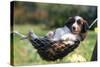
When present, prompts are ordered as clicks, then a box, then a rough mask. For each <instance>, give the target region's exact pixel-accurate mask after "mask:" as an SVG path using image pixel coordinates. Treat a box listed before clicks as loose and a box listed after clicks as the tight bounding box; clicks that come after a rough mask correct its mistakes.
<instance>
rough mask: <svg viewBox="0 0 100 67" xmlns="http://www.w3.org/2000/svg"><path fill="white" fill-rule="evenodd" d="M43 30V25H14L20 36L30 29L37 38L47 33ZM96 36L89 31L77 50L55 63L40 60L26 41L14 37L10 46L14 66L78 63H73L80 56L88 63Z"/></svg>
mask: <svg viewBox="0 0 100 67" xmlns="http://www.w3.org/2000/svg"><path fill="white" fill-rule="evenodd" d="M45 28H46V26H44V25H14V30H16V31H19V32H20V33H22V34H27V32H28V31H29V30H30V29H31V30H33V31H34V32H35V33H36V34H37V35H39V36H44V35H45V34H46V33H47V32H48V31H49V30H47V29H45ZM96 35H97V34H96V33H95V32H94V31H89V32H88V35H87V38H86V39H85V41H83V42H81V44H80V46H79V47H78V48H77V49H75V50H74V51H73V52H71V53H70V54H68V55H67V56H66V57H64V59H63V60H61V61H55V62H47V61H45V60H42V59H41V58H40V56H39V55H38V53H37V51H36V49H34V48H33V46H32V45H31V44H30V43H29V42H28V41H27V40H20V37H19V36H17V35H14V43H13V44H11V45H14V58H13V59H14V65H30V64H50V63H68V62H78V61H75V57H76V58H77V57H78V58H79V57H80V56H81V57H82V58H84V59H85V61H90V59H91V55H92V52H93V48H94V45H95V43H96ZM73 57H74V58H73ZM81 60H82V59H81Z"/></svg>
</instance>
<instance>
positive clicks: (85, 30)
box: [80, 20, 89, 41]
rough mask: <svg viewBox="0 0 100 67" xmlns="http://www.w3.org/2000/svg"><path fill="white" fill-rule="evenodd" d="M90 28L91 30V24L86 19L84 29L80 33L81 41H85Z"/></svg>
mask: <svg viewBox="0 0 100 67" xmlns="http://www.w3.org/2000/svg"><path fill="white" fill-rule="evenodd" d="M88 30H89V25H88V23H87V21H85V20H84V22H83V25H82V30H81V33H80V37H81V41H83V40H84V39H85V38H86V35H87V31H88Z"/></svg>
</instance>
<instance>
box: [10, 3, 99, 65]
mask: <svg viewBox="0 0 100 67" xmlns="http://www.w3.org/2000/svg"><path fill="white" fill-rule="evenodd" d="M11 5H12V7H11V8H12V13H13V22H12V23H13V25H11V26H12V28H13V30H14V31H18V32H20V33H22V34H27V33H28V31H29V30H30V29H31V30H33V31H34V32H35V33H36V34H37V35H38V36H44V35H45V34H46V33H47V32H48V31H50V30H54V29H55V28H57V27H61V26H63V25H64V23H65V22H66V21H67V19H68V17H71V16H75V15H79V16H82V17H83V18H84V19H86V20H87V21H88V23H89V25H90V24H91V23H92V22H93V20H95V19H96V18H97V7H96V6H83V5H66V4H50V3H34V2H21V1H20V2H19V1H14V2H12V3H11ZM96 27H97V23H96V24H94V25H93V26H92V28H91V29H90V30H89V32H88V35H87V38H86V39H85V41H83V42H81V44H80V46H79V47H78V48H77V49H75V50H74V51H73V52H71V53H70V54H69V55H67V56H66V57H64V59H62V60H61V61H59V60H58V61H54V62H48V61H45V60H42V59H41V58H40V56H39V55H38V53H37V51H36V49H34V48H33V46H32V45H31V44H30V43H29V42H28V41H27V40H20V37H19V36H17V35H14V36H13V43H12V44H11V45H13V58H12V59H13V61H14V65H30V64H50V63H69V62H85V61H90V60H91V55H92V52H93V49H94V46H95V43H96V39H97V33H96V32H95V31H94V29H95V28H96Z"/></svg>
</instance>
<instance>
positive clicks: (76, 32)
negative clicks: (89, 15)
mask: <svg viewBox="0 0 100 67" xmlns="http://www.w3.org/2000/svg"><path fill="white" fill-rule="evenodd" d="M87 30H88V24H87V22H86V21H85V20H84V19H83V18H82V17H80V16H74V17H70V18H69V19H68V20H67V22H66V23H65V25H64V27H61V28H57V29H56V30H55V31H50V32H49V33H48V34H47V36H48V38H50V40H52V41H59V40H64V43H65V44H70V45H73V44H74V42H75V41H77V40H79V41H83V40H84V39H85V37H86V34H87Z"/></svg>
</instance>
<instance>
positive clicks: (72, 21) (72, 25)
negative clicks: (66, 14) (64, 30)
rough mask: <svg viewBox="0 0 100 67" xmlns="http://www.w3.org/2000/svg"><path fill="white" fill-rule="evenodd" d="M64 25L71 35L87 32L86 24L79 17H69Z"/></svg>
mask: <svg viewBox="0 0 100 67" xmlns="http://www.w3.org/2000/svg"><path fill="white" fill-rule="evenodd" d="M65 25H66V26H67V27H68V28H69V29H70V30H71V32H72V33H73V34H79V33H85V32H87V30H88V27H89V26H88V23H87V22H86V20H84V19H83V18H82V17H80V16H74V17H70V18H69V19H68V20H67V22H66V23H65Z"/></svg>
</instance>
